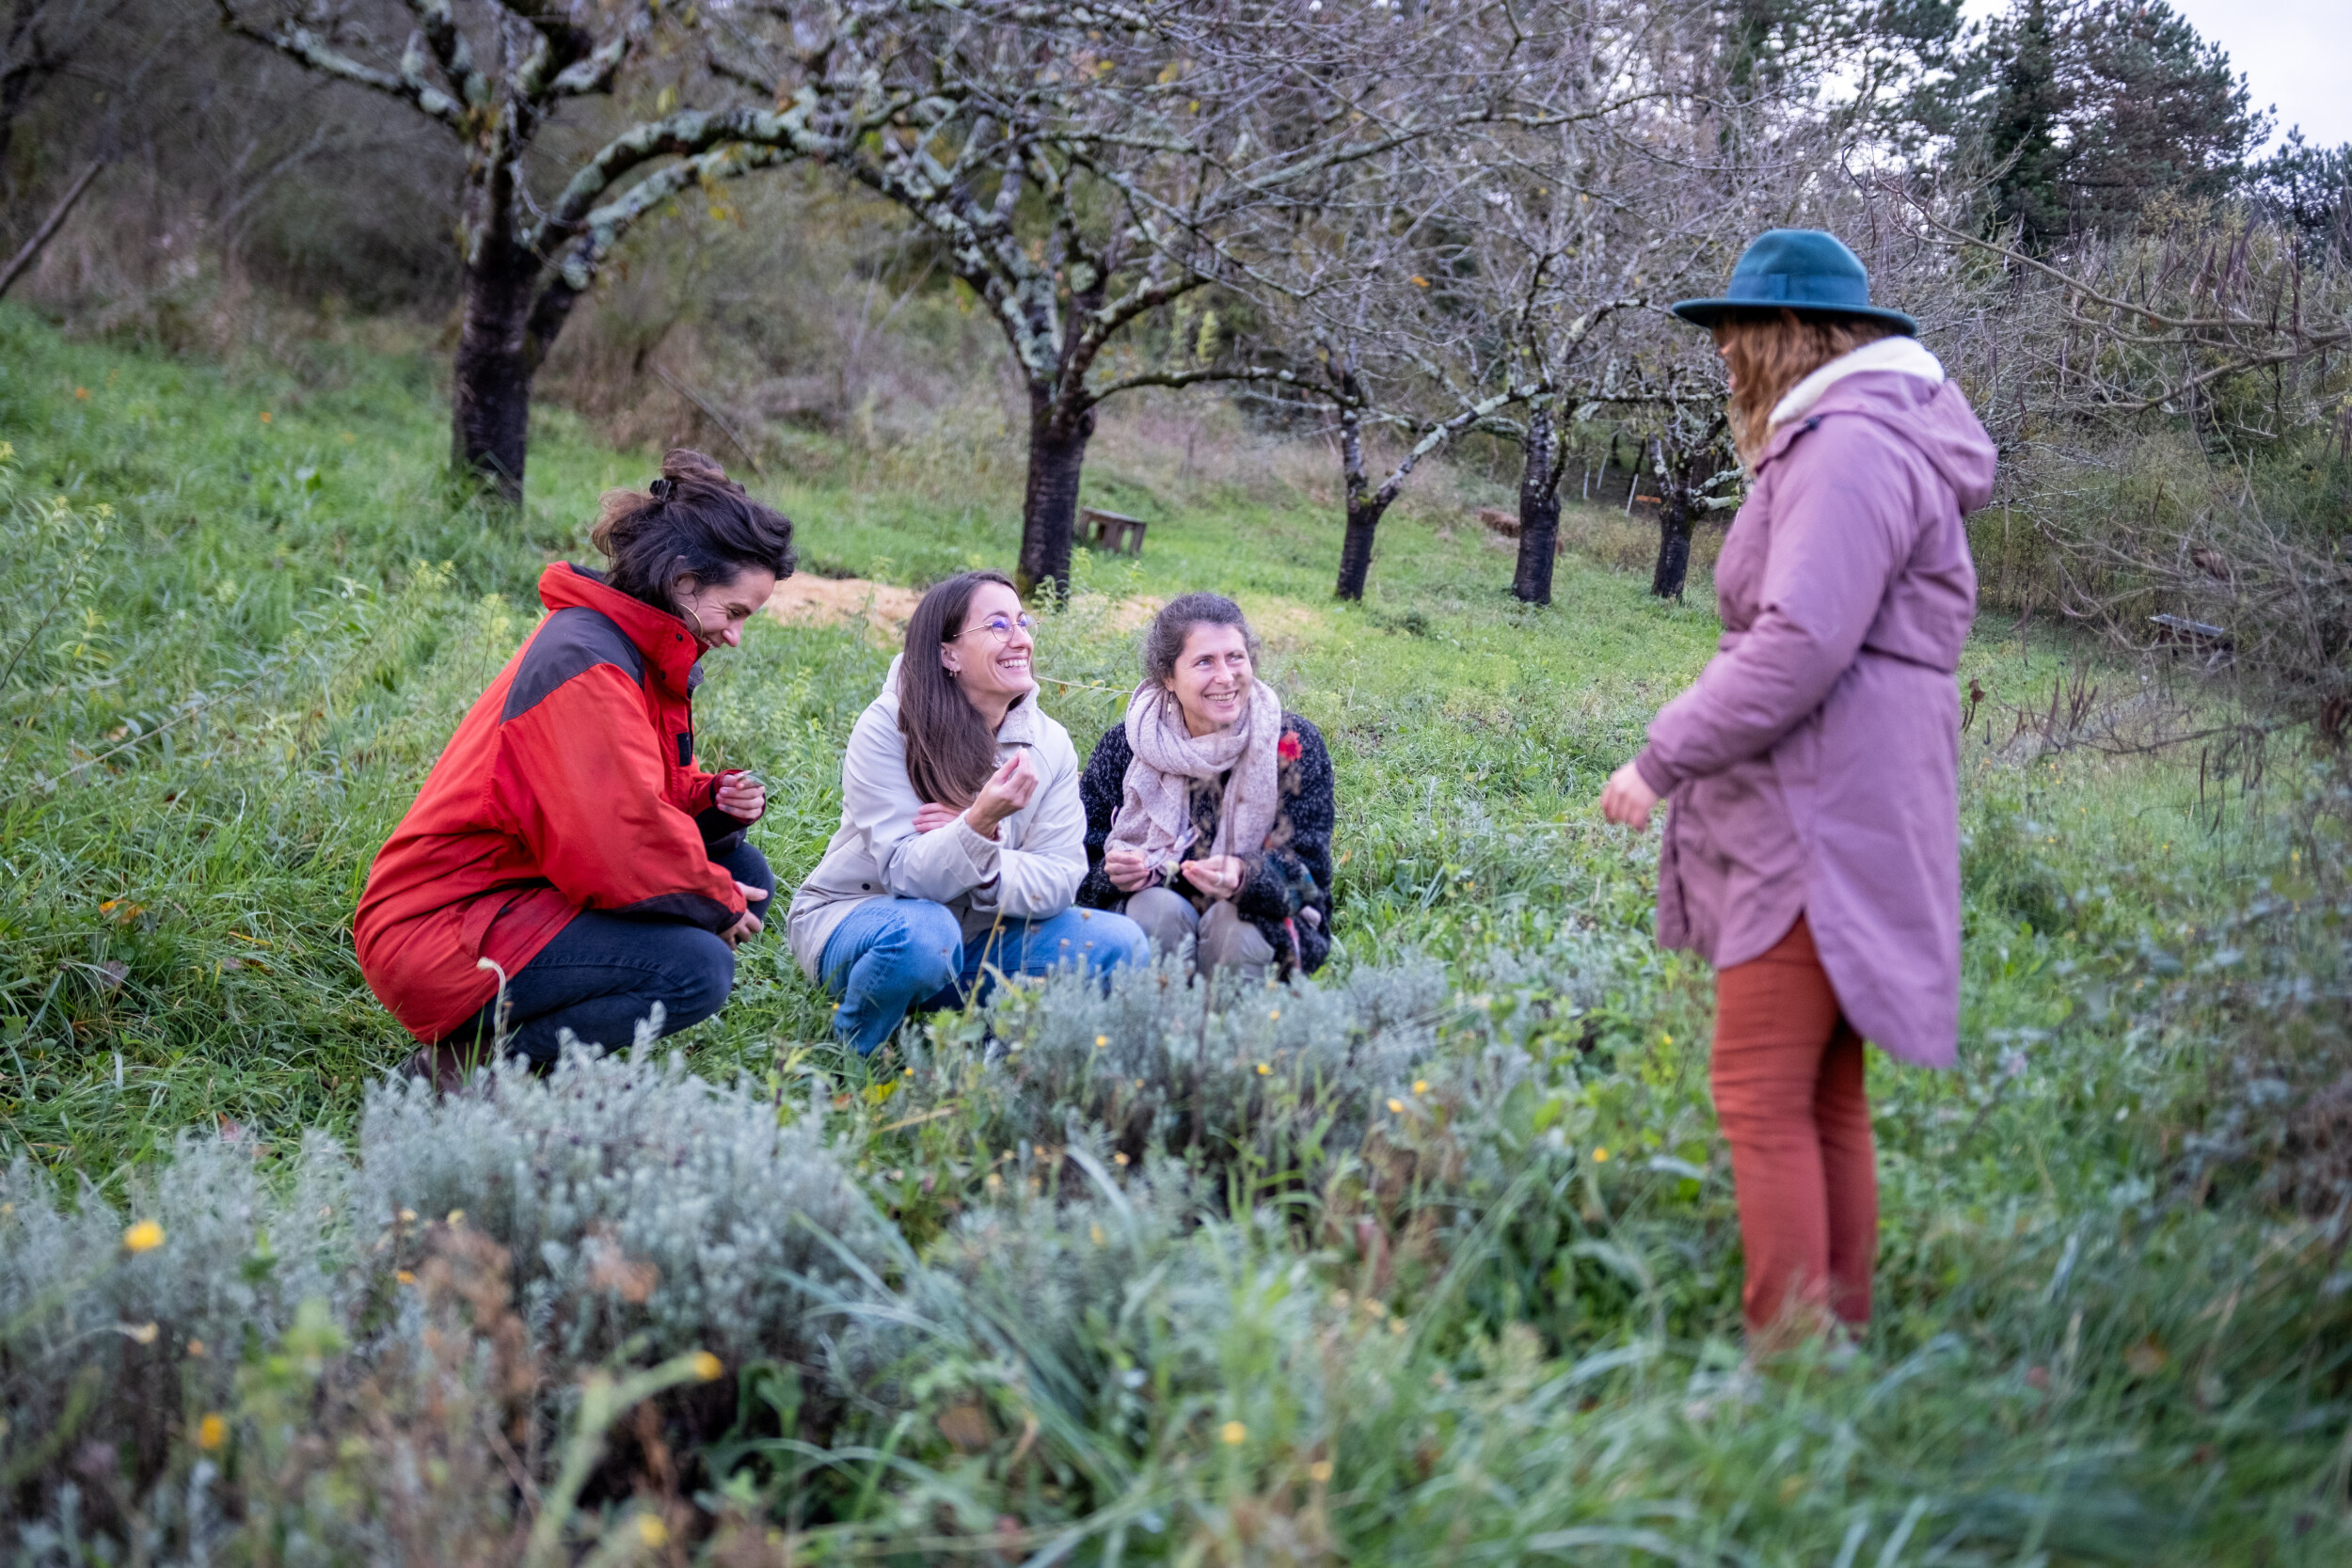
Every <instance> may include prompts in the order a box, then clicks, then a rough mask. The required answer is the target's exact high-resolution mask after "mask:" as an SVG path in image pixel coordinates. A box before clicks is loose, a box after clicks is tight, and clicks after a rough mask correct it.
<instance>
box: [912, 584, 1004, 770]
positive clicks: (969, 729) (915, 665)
mask: <svg viewBox="0 0 2352 1568" xmlns="http://www.w3.org/2000/svg"><path fill="white" fill-rule="evenodd" d="M987 582H1001V583H1003V584H1004V585H1005V586H1006V587H1007V588H1011V589H1012V590H1013V593H1014V594H1016V595H1018V594H1020V592H1021V590H1020V589H1018V588H1016V587H1014V586H1013V580H1012V578H1009V577H1007V576H1005V574H1004V573H1002V572H985V571H983V572H964V573H961V574H960V575H958V576H956V577H952V578H948V579H947V580H946V581H945V582H942V583H936V584H934V585H933V586H932V588H931V590H930V593H928V594H924V595H923V600H922V602H921V603H920V604H918V605H916V606H915V607H914V614H913V615H912V616H910V617H908V620H907V642H906V653H905V655H904V657H901V658H900V659H899V660H898V733H899V735H901V736H904V737H905V739H906V743H907V781H908V782H909V783H910V784H914V793H915V795H916V796H917V797H918V798H919V799H922V800H930V801H931V802H933V803H934V804H937V805H942V806H949V807H952V808H954V809H956V810H959V811H961V809H962V808H963V807H965V806H967V805H970V804H971V803H972V798H973V797H974V796H976V795H977V794H978V793H979V792H980V785H982V784H986V783H988V776H989V775H990V774H991V773H993V772H995V771H996V736H995V734H994V732H993V731H991V730H990V729H989V727H988V721H987V720H985V719H983V718H981V717H980V710H979V709H978V708H976V707H974V706H973V705H972V699H971V698H969V697H966V696H965V695H964V694H963V689H962V688H961V687H960V686H958V685H957V684H956V682H955V678H954V677H953V676H951V675H949V674H948V673H947V672H946V668H945V667H944V666H942V665H941V663H940V662H939V650H940V647H941V645H942V644H944V643H947V642H952V641H955V640H956V638H957V637H958V636H960V635H961V633H962V631H963V622H964V617H965V616H966V615H968V614H970V613H971V610H972V595H973V594H976V593H977V592H978V591H979V588H980V585H981V584H982V583H987Z"/></svg>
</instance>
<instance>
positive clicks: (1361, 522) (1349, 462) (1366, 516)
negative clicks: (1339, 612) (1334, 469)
mask: <svg viewBox="0 0 2352 1568" xmlns="http://www.w3.org/2000/svg"><path fill="white" fill-rule="evenodd" d="M1340 389H1341V392H1342V394H1343V396H1344V397H1346V398H1347V399H1349V400H1350V401H1348V402H1346V403H1343V404H1341V405H1340V477H1341V481H1342V483H1343V486H1344V488H1345V492H1346V496H1347V536H1346V537H1345V538H1344V539H1343V541H1342V542H1341V544H1340V582H1339V587H1338V588H1337V589H1336V590H1334V592H1335V593H1336V594H1338V596H1339V597H1341V598H1343V599H1348V600H1352V601H1357V602H1360V601H1361V600H1362V599H1363V596H1364V583H1365V582H1366V580H1367V579H1369V578H1371V576H1372V538H1373V534H1374V532H1375V531H1376V530H1377V529H1378V528H1379V527H1380V515H1381V514H1382V513H1384V512H1386V511H1387V510H1388V509H1389V503H1390V502H1391V501H1392V500H1394V499H1396V489H1395V487H1394V486H1393V485H1388V484H1384V485H1381V486H1380V487H1379V488H1377V489H1375V488H1374V487H1373V486H1372V485H1371V484H1370V483H1368V482H1367V481H1366V480H1365V478H1364V415H1363V408H1362V406H1361V395H1360V391H1359V388H1358V386H1357V383H1356V377H1355V373H1354V372H1353V371H1348V372H1343V375H1342V376H1341V378H1340Z"/></svg>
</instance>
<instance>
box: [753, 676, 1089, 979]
mask: <svg viewBox="0 0 2352 1568" xmlns="http://www.w3.org/2000/svg"><path fill="white" fill-rule="evenodd" d="M1023 750H1025V751H1026V752H1028V753H1029V759H1030V761H1031V762H1032V763H1033V764H1035V766H1036V768H1037V770H1038V786H1037V793H1036V794H1035V795H1032V796H1031V797H1029V803H1028V804H1027V805H1025V806H1024V807H1022V808H1021V809H1020V810H1019V811H1017V812H1014V813H1013V814H1012V815H1011V816H1008V817H1007V818H1005V820H1004V821H1002V822H1000V823H998V824H997V827H996V837H995V838H994V839H993V840H991V839H986V838H982V837H981V836H980V835H979V834H978V833H976V832H973V831H972V830H971V829H970V828H969V827H967V826H966V825H965V824H964V822H963V819H962V818H961V817H958V818H957V819H956V820H955V821H954V822H953V823H951V824H950V825H948V826H947V827H945V828H938V829H934V830H933V831H931V832H928V833H918V832H915V831H914V813H915V809H916V808H917V807H918V806H920V805H921V804H922V803H923V802H922V800H921V799H920V798H919V797H918V796H916V794H915V793H914V783H913V781H912V780H910V779H909V778H908V777H907V751H906V738H905V736H901V735H900V734H899V733H898V659H896V658H894V659H892V660H891V661H890V673H888V674H887V675H885V676H883V677H882V694H881V695H880V696H878V697H876V698H875V699H874V700H873V701H872V702H871V703H869V704H867V705H866V711H865V712H864V713H861V714H859V715H858V720H857V725H856V727H855V728H853V729H852V730H850V749H849V752H847V754H845V755H844V756H843V757H842V759H841V826H840V827H838V828H836V829H835V830H834V835H833V842H832V843H830V844H828V845H827V846H826V847H825V858H824V859H823V860H821V861H819V862H818V863H817V869H816V870H815V871H812V872H810V873H809V877H808V880H806V881H804V882H803V883H802V884H801V889H800V891H799V892H798V893H796V894H794V895H792V909H791V912H790V913H789V914H787V916H786V917H785V918H786V925H785V940H786V941H787V942H789V943H790V944H791V948H792V956H793V957H794V958H797V959H799V960H800V965H801V970H802V972H803V974H806V975H807V976H808V977H809V978H810V979H812V980H816V981H818V982H819V983H821V982H822V979H823V976H822V975H821V974H820V973H819V970H820V968H821V967H822V965H823V963H824V958H825V943H826V942H829V941H831V940H832V938H833V933H834V928H835V927H838V926H839V925H840V924H841V922H842V920H843V919H844V918H845V917H846V916H847V915H848V914H849V913H850V911H851V910H854V909H855V908H857V906H858V905H860V904H863V903H866V902H867V901H868V900H870V899H875V898H928V899H930V901H931V902H933V903H935V904H944V905H946V907H947V908H948V909H949V910H951V911H954V912H955V914H956V915H957V917H958V918H959V919H961V921H962V923H963V934H964V938H965V940H966V941H969V940H970V939H971V938H973V937H974V936H976V935H977V934H978V933H980V932H982V931H985V930H987V929H988V928H989V927H990V926H991V925H992V924H993V923H994V922H995V921H996V920H997V919H998V918H999V917H1000V916H1002V917H1006V918H1010V919H1017V920H1044V919H1047V918H1049V917H1051V916H1053V915H1057V914H1059V913H1061V912H1062V911H1064V910H1066V909H1068V908H1070V906H1071V904H1072V903H1073V901H1074V900H1075V898H1076V896H1077V893H1078V882H1079V880H1080V879H1082V878H1084V877H1085V875H1086V869H1087V853H1086V831H1087V824H1086V808H1085V806H1084V805H1083V804H1081V803H1080V801H1079V800H1078V753H1077V752H1076V751H1075V749H1073V747H1072V746H1071V744H1070V732H1069V731H1067V730H1065V729H1063V728H1062V727H1061V726H1060V725H1059V724H1057V723H1056V722H1055V721H1053V720H1051V719H1049V718H1047V717H1046V716H1045V715H1044V714H1043V713H1042V712H1041V711H1039V709H1038V705H1037V696H1036V694H1035V693H1034V692H1033V693H1031V694H1030V695H1029V696H1027V697H1025V698H1023V699H1022V700H1021V701H1020V702H1019V703H1017V704H1015V705H1014V706H1013V708H1012V710H1011V711H1010V712H1009V713H1007V714H1006V715H1005V721H1004V723H1003V724H1001V725H999V726H998V727H997V730H996V760H997V762H998V763H999V764H1002V763H1003V762H1004V761H1005V759H1006V758H1008V757H1009V756H1011V755H1012V754H1013V752H1016V751H1023Z"/></svg>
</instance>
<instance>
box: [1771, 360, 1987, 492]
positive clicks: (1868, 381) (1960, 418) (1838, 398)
mask: <svg viewBox="0 0 2352 1568" xmlns="http://www.w3.org/2000/svg"><path fill="white" fill-rule="evenodd" d="M1838 414H1853V415H1860V416H1862V417H1863V418H1865V419H1868V420H1875V421H1876V422H1878V423H1879V424H1881V425H1883V426H1884V427H1885V428H1886V429H1888V430H1889V431H1891V432H1893V433H1894V434H1895V435H1897V436H1901V437H1902V438H1903V439H1904V440H1905V441H1907V442H1909V443H1910V444H1911V446H1912V447H1913V448H1915V450H1916V451H1918V452H1919V454H1920V455H1921V456H1922V457H1925V458H1926V459H1927V460H1928V462H1929V463H1930V464H1931V466H1933V467H1934V468H1935V471H1936V472H1938V473H1940V474H1942V475H1943V476H1944V482H1945V483H1947V484H1949V485H1950V486H1951V487H1952V494H1953V496H1954V497H1955V498H1957V499H1958V500H1959V502H1960V509H1961V511H1962V512H1963V513H1967V512H1974V511H1976V510H1977V509H1978V508H1979V507H1980V506H1982V505H1984V504H1985V502H1987V501H1989V500H1991V499H1993V474H1994V467H1995V462H1996V453H1995V452H1994V447H1993V437H1992V436H1988V435H1986V434H1985V431H1984V426H1983V425H1982V424H1980V423H1979V422H1978V420H1977V416H1976V412H1975V411H1974V410H1973V409H1971V408H1970V407H1969V406H1968V400H1967V398H1966V397H1964V396H1963V394H1962V392H1961V390H1960V388H1959V387H1958V386H1956V385H1955V384H1954V383H1952V382H1951V381H1950V380H1948V379H1947V377H1946V376H1945V374H1944V367H1943V366H1942V365H1941V364H1940V363H1938V362H1937V360H1936V357H1935V356H1933V355H1932V354H1930V353H1929V352H1928V351H1927V350H1926V349H1924V348H1922V347H1920V346H1919V344H1918V343H1917V342H1915V341H1913V340H1911V339H1909V338H1887V339H1882V340H1880V341H1877V342H1871V343H1865V344H1863V345H1862V347H1860V348H1858V349H1856V350H1854V351H1853V352H1852V353H1851V354H1848V355H1844V356H1840V357H1838V358H1836V359H1833V360H1831V361H1830V362H1829V363H1828V364H1826V365H1823V366H1822V367H1820V369H1819V370H1817V371H1815V372H1813V373H1812V374H1811V375H1808V376H1806V377H1805V378H1804V380H1803V381H1800V382H1798V383H1797V385H1796V386H1794V387H1792V388H1789V390H1788V396H1786V397H1784V398H1782V399H1781V400H1780V402H1779V403H1778V404H1775V405H1774V406H1773V409H1772V427H1773V429H1772V441H1771V443H1770V444H1769V445H1767V446H1766V447H1765V449H1764V452H1763V455H1762V456H1760V457H1759V458H1758V459H1757V460H1756V467H1757V468H1758V469H1759V470H1760V469H1761V468H1762V467H1764V465H1765V464H1767V463H1769V462H1771V461H1772V459H1774V458H1775V457H1777V456H1779V455H1780V453H1781V452H1783V451H1786V450H1788V444H1789V443H1790V442H1792V441H1794V440H1795V439H1796V438H1797V436H1799V435H1800V434H1802V433H1803V432H1804V431H1806V430H1810V429H1811V428H1812V427H1813V426H1814V425H1815V424H1817V423H1819V422H1820V420H1824V419H1828V418H1830V417H1831V416H1833V415H1838Z"/></svg>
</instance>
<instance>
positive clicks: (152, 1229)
mask: <svg viewBox="0 0 2352 1568" xmlns="http://www.w3.org/2000/svg"><path fill="white" fill-rule="evenodd" d="M122 1244H123V1245H124V1246H125V1247H127V1248H129V1249H130V1250H131V1251H133V1252H152V1251H154V1250H155V1249H156V1248H157V1247H159V1246H161V1245H163V1244H164V1227H162V1226H160V1225H157V1224H156V1223H155V1222H154V1221H153V1220H141V1221H139V1223H138V1224H136V1225H135V1226H133V1227H131V1228H130V1229H128V1230H126V1231H124V1232H123V1233H122Z"/></svg>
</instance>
